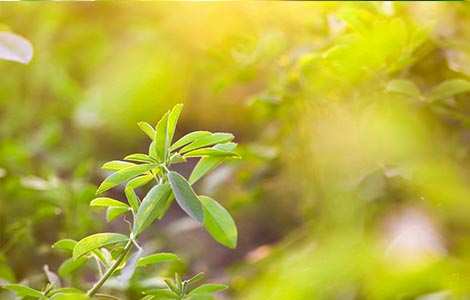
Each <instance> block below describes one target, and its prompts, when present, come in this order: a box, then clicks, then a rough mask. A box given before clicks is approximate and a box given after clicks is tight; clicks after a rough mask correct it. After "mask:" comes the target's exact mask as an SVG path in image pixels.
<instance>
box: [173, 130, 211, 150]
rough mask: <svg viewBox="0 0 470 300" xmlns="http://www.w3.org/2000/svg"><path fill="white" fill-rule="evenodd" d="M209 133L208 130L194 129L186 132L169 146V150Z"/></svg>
mask: <svg viewBox="0 0 470 300" xmlns="http://www.w3.org/2000/svg"><path fill="white" fill-rule="evenodd" d="M209 135H211V133H210V132H209V131H194V132H190V133H188V134H186V135H185V136H183V137H182V138H180V139H179V140H177V141H176V142H175V143H174V144H173V145H172V146H171V147H170V150H171V151H173V150H175V149H178V148H179V147H182V146H185V145H187V144H189V143H191V142H193V141H194V140H197V139H200V138H202V137H205V136H209Z"/></svg>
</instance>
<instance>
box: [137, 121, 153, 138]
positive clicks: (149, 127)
mask: <svg viewBox="0 0 470 300" xmlns="http://www.w3.org/2000/svg"><path fill="white" fill-rule="evenodd" d="M137 125H139V128H140V129H142V131H143V132H144V133H145V134H146V135H147V136H148V137H149V138H150V139H152V140H153V138H154V137H155V129H153V127H152V125H150V124H149V123H147V122H139V123H137Z"/></svg>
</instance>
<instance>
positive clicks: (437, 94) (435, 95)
mask: <svg viewBox="0 0 470 300" xmlns="http://www.w3.org/2000/svg"><path fill="white" fill-rule="evenodd" d="M468 91H470V82H469V81H467V80H463V79H451V80H446V81H444V82H442V83H441V84H439V85H438V86H437V87H435V88H434V89H433V90H432V91H431V92H430V93H429V94H428V98H429V100H430V101H436V100H441V99H445V98H448V97H451V96H454V95H456V94H461V93H465V92H468Z"/></svg>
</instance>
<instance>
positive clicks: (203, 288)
mask: <svg viewBox="0 0 470 300" xmlns="http://www.w3.org/2000/svg"><path fill="white" fill-rule="evenodd" d="M227 288H228V286H226V285H223V284H211V283H207V284H203V285H200V286H198V287H197V288H195V289H194V290H192V291H191V292H190V293H189V294H188V296H192V295H196V294H207V293H214V292H218V291H222V290H225V289H227Z"/></svg>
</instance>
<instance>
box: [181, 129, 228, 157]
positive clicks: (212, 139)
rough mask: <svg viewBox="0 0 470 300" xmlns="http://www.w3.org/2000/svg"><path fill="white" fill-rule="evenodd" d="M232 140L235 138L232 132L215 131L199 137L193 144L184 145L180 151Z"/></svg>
mask: <svg viewBox="0 0 470 300" xmlns="http://www.w3.org/2000/svg"><path fill="white" fill-rule="evenodd" d="M231 140H233V134H231V133H222V132H217V133H213V134H211V135H210V136H205V137H202V138H200V139H197V140H195V141H194V142H192V143H191V144H189V145H187V146H185V147H183V148H182V149H181V150H180V153H184V152H188V151H191V150H194V149H198V148H202V147H206V146H211V145H215V144H220V143H226V142H230V141H231Z"/></svg>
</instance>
